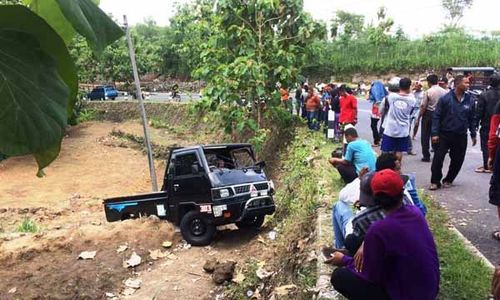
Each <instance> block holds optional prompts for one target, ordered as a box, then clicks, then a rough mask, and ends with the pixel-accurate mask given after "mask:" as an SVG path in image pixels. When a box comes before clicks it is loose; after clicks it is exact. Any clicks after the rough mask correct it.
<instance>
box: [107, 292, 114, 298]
mask: <svg viewBox="0 0 500 300" xmlns="http://www.w3.org/2000/svg"><path fill="white" fill-rule="evenodd" d="M106 297H108V298H114V297H116V296H115V294H113V293H106Z"/></svg>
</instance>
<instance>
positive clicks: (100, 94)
mask: <svg viewBox="0 0 500 300" xmlns="http://www.w3.org/2000/svg"><path fill="white" fill-rule="evenodd" d="M116 97H118V91H117V90H116V89H115V88H114V87H112V86H110V85H105V86H98V87H96V88H95V89H93V90H92V91H91V92H90V93H88V94H87V98H89V100H108V99H111V100H115V99H116Z"/></svg>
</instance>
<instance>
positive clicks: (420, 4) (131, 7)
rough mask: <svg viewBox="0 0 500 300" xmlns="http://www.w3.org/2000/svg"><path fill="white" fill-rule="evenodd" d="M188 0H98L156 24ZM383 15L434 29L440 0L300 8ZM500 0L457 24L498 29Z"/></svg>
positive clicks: (481, 1)
mask: <svg viewBox="0 0 500 300" xmlns="http://www.w3.org/2000/svg"><path fill="white" fill-rule="evenodd" d="M177 2H189V0H140V1H130V0H128V1H127V0H101V5H100V7H101V8H102V9H103V10H104V11H105V12H107V13H111V14H113V16H115V17H116V18H117V19H119V20H120V21H121V20H122V19H123V15H124V14H126V15H127V17H128V20H129V23H131V24H135V23H138V22H142V21H143V20H144V19H145V18H146V17H152V18H153V19H154V20H155V21H156V22H157V23H158V24H159V25H167V24H168V20H169V18H170V17H171V16H172V15H173V14H174V7H175V6H174V3H177ZM382 5H383V6H385V7H386V8H387V11H388V13H387V15H388V16H390V17H392V18H393V19H394V21H395V26H394V28H396V27H397V26H398V25H401V26H402V27H403V30H404V31H405V33H406V34H408V35H410V36H411V37H418V36H422V35H424V34H428V33H430V32H435V31H437V30H438V29H439V28H440V27H441V26H442V24H443V23H444V22H445V19H444V18H445V15H444V11H443V9H442V8H441V0H418V1H409V0H304V8H305V10H306V11H308V12H310V13H311V14H312V16H313V17H314V18H315V19H320V20H324V21H329V20H330V19H331V18H332V17H333V16H334V14H335V11H336V10H346V11H350V12H353V13H357V14H361V15H364V16H365V20H366V21H367V22H369V21H371V20H375V19H376V12H377V9H378V8H379V7H380V6H382ZM499 12H500V0H474V3H473V6H472V8H471V9H469V10H467V11H466V12H465V16H464V18H463V19H462V22H461V24H462V25H464V26H465V27H466V28H468V29H469V30H471V31H473V32H476V33H478V32H480V31H492V30H500V16H499Z"/></svg>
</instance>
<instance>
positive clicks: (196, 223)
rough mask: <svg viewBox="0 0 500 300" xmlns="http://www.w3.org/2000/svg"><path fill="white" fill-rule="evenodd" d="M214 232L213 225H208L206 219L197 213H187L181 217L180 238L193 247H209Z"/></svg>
mask: <svg viewBox="0 0 500 300" xmlns="http://www.w3.org/2000/svg"><path fill="white" fill-rule="evenodd" d="M215 230H216V229H215V225H214V224H210V223H209V222H208V220H207V218H206V217H205V216H204V215H203V214H201V213H199V212H197V211H194V210H192V211H189V212H188V213H186V214H185V215H184V217H182V220H181V233H182V237H183V238H184V239H185V240H186V242H188V243H189V244H191V245H193V246H206V245H209V244H210V242H211V241H212V237H213V236H214V234H215Z"/></svg>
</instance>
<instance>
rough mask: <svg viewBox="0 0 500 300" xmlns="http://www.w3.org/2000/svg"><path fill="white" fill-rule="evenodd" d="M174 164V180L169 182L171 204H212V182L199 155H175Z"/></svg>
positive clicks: (189, 153) (186, 153)
mask: <svg viewBox="0 0 500 300" xmlns="http://www.w3.org/2000/svg"><path fill="white" fill-rule="evenodd" d="M173 163H174V165H173V168H172V169H171V172H173V173H174V174H173V176H172V177H173V178H172V180H169V182H170V183H169V185H170V186H169V187H170V195H171V198H170V199H171V200H170V201H169V202H170V203H172V204H174V203H175V204H179V203H186V202H188V203H189V202H191V203H209V202H211V186H210V181H209V179H208V175H207V172H206V170H205V168H204V167H203V164H202V163H201V160H200V158H199V156H198V153H197V152H195V151H193V152H182V153H178V154H175V156H174V157H173ZM169 178H171V177H170V176H169Z"/></svg>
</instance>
